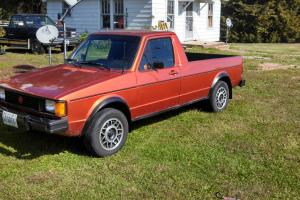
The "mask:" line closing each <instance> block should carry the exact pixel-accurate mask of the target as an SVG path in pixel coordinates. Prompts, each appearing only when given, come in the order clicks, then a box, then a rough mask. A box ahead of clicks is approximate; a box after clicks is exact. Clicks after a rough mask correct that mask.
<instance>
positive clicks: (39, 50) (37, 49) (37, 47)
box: [30, 40, 46, 54]
mask: <svg viewBox="0 0 300 200" xmlns="http://www.w3.org/2000/svg"><path fill="white" fill-rule="evenodd" d="M30 45H31V51H32V53H34V54H44V53H45V52H46V49H45V48H44V47H43V45H42V44H41V43H40V42H39V41H37V40H32V41H31V43H30Z"/></svg>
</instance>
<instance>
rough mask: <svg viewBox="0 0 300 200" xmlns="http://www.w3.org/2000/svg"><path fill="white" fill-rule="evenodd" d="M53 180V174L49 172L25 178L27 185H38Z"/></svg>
mask: <svg viewBox="0 0 300 200" xmlns="http://www.w3.org/2000/svg"><path fill="white" fill-rule="evenodd" d="M53 178H55V173H54V172H52V171H51V170H50V171H48V172H45V173H37V174H34V175H32V176H30V177H28V178H27V180H28V183H32V184H39V183H44V182H46V181H48V180H50V179H53Z"/></svg>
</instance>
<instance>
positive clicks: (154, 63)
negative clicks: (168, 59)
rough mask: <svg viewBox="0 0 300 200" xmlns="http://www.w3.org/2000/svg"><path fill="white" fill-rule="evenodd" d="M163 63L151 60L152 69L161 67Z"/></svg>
mask: <svg viewBox="0 0 300 200" xmlns="http://www.w3.org/2000/svg"><path fill="white" fill-rule="evenodd" d="M163 68H164V63H162V62H153V69H163Z"/></svg>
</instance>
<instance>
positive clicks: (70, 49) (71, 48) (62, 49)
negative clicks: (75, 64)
mask: <svg viewBox="0 0 300 200" xmlns="http://www.w3.org/2000/svg"><path fill="white" fill-rule="evenodd" d="M74 49H75V46H67V51H73V50H74ZM60 51H61V52H64V47H60Z"/></svg>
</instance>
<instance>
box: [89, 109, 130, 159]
mask: <svg viewBox="0 0 300 200" xmlns="http://www.w3.org/2000/svg"><path fill="white" fill-rule="evenodd" d="M128 127H129V126H128V120H127V118H126V117H125V115H124V114H123V113H122V112H121V111H119V110H116V109H113V108H106V109H103V110H101V111H100V112H98V113H97V114H96V116H95V117H94V119H93V120H92V122H91V124H90V125H89V127H88V128H87V130H86V132H85V133H84V138H83V139H84V144H85V146H86V147H87V149H88V150H90V151H91V153H93V154H95V155H97V156H100V157H106V156H110V155H113V154H115V153H117V152H118V151H119V150H120V149H121V148H122V147H123V146H124V144H125V142H126V139H127V135H128V130H129V128H128Z"/></svg>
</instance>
